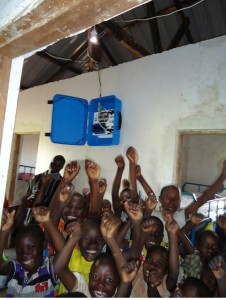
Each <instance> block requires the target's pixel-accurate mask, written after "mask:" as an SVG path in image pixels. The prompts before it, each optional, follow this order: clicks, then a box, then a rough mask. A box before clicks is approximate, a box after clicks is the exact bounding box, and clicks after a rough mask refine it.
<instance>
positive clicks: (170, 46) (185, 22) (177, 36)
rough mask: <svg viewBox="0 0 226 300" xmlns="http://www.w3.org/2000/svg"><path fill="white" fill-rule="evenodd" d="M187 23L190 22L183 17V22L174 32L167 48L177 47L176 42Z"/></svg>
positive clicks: (182, 33) (181, 35)
mask: <svg viewBox="0 0 226 300" xmlns="http://www.w3.org/2000/svg"><path fill="white" fill-rule="evenodd" d="M189 24H190V20H189V19H188V18H184V20H183V23H182V24H181V26H180V27H179V29H178V30H177V32H176V34H175V35H174V37H173V39H172V40H171V42H170V45H169V46H168V48H167V50H170V49H173V48H176V47H178V44H179V42H180V40H181V39H182V37H183V35H184V34H185V31H186V28H188V26H189Z"/></svg>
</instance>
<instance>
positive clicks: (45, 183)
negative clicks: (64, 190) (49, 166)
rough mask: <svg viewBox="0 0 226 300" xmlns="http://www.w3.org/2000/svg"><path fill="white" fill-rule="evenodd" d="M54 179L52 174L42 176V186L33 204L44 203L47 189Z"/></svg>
mask: <svg viewBox="0 0 226 300" xmlns="http://www.w3.org/2000/svg"><path fill="white" fill-rule="evenodd" d="M52 180H53V176H52V175H51V174H46V175H43V176H42V178H41V182H42V184H41V187H40V189H39V191H38V193H37V194H36V196H35V199H34V202H33V204H32V206H35V205H38V204H42V203H43V201H44V200H45V193H46V190H47V188H48V186H49V184H50V182H51V181H52Z"/></svg>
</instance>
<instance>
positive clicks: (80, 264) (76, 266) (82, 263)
mask: <svg viewBox="0 0 226 300" xmlns="http://www.w3.org/2000/svg"><path fill="white" fill-rule="evenodd" d="M44 210H45V209H44V208H43V207H42V208H40V207H35V208H33V213H34V216H35V218H36V220H37V222H42V224H43V226H44V228H45V230H46V231H47V232H48V234H49V235H50V237H51V240H52V242H53V245H54V248H55V250H56V251H57V252H59V251H61V250H62V248H63V247H64V245H65V239H64V238H63V236H62V235H61V233H60V232H59V231H58V230H57V228H56V226H54V224H53V222H51V219H50V218H49V213H48V212H47V213H45V211H44ZM44 215H45V217H44V218H43V219H42V216H44ZM74 222H78V223H81V222H80V221H79V220H76V221H72V222H70V223H69V224H68V225H67V228H66V230H67V232H68V230H70V232H71V231H72V229H73V225H74ZM99 226H100V222H99V219H97V218H93V219H86V220H84V221H83V222H82V237H81V238H79V239H78V241H77V243H75V246H74V248H73V251H72V254H71V256H70V260H69V264H68V267H69V269H70V270H71V271H72V272H79V273H82V274H83V277H84V279H85V281H86V282H87V283H88V281H89V272H90V268H91V266H92V263H93V261H94V259H95V257H96V256H97V255H98V254H100V253H101V252H102V251H103V248H104V245H105V243H104V240H103V238H102V235H101V232H100V228H99ZM75 238H76V237H75ZM64 292H65V288H64V286H63V285H62V284H60V287H59V294H62V293H64Z"/></svg>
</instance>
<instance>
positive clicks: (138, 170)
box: [135, 165, 141, 179]
mask: <svg viewBox="0 0 226 300" xmlns="http://www.w3.org/2000/svg"><path fill="white" fill-rule="evenodd" d="M135 170H136V178H137V179H139V178H140V177H141V167H140V166H139V165H136V168H135Z"/></svg>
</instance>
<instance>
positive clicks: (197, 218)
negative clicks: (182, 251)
mask: <svg viewBox="0 0 226 300" xmlns="http://www.w3.org/2000/svg"><path fill="white" fill-rule="evenodd" d="M204 218H205V216H204V215H203V214H200V213H196V212H194V213H192V214H191V215H190V219H189V220H187V222H186V224H185V225H184V226H183V227H182V228H181V231H182V232H183V233H184V234H186V235H188V234H189V232H190V231H191V230H192V228H193V227H195V226H197V225H199V224H200V222H201V221H202V220H203V219H204Z"/></svg>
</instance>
